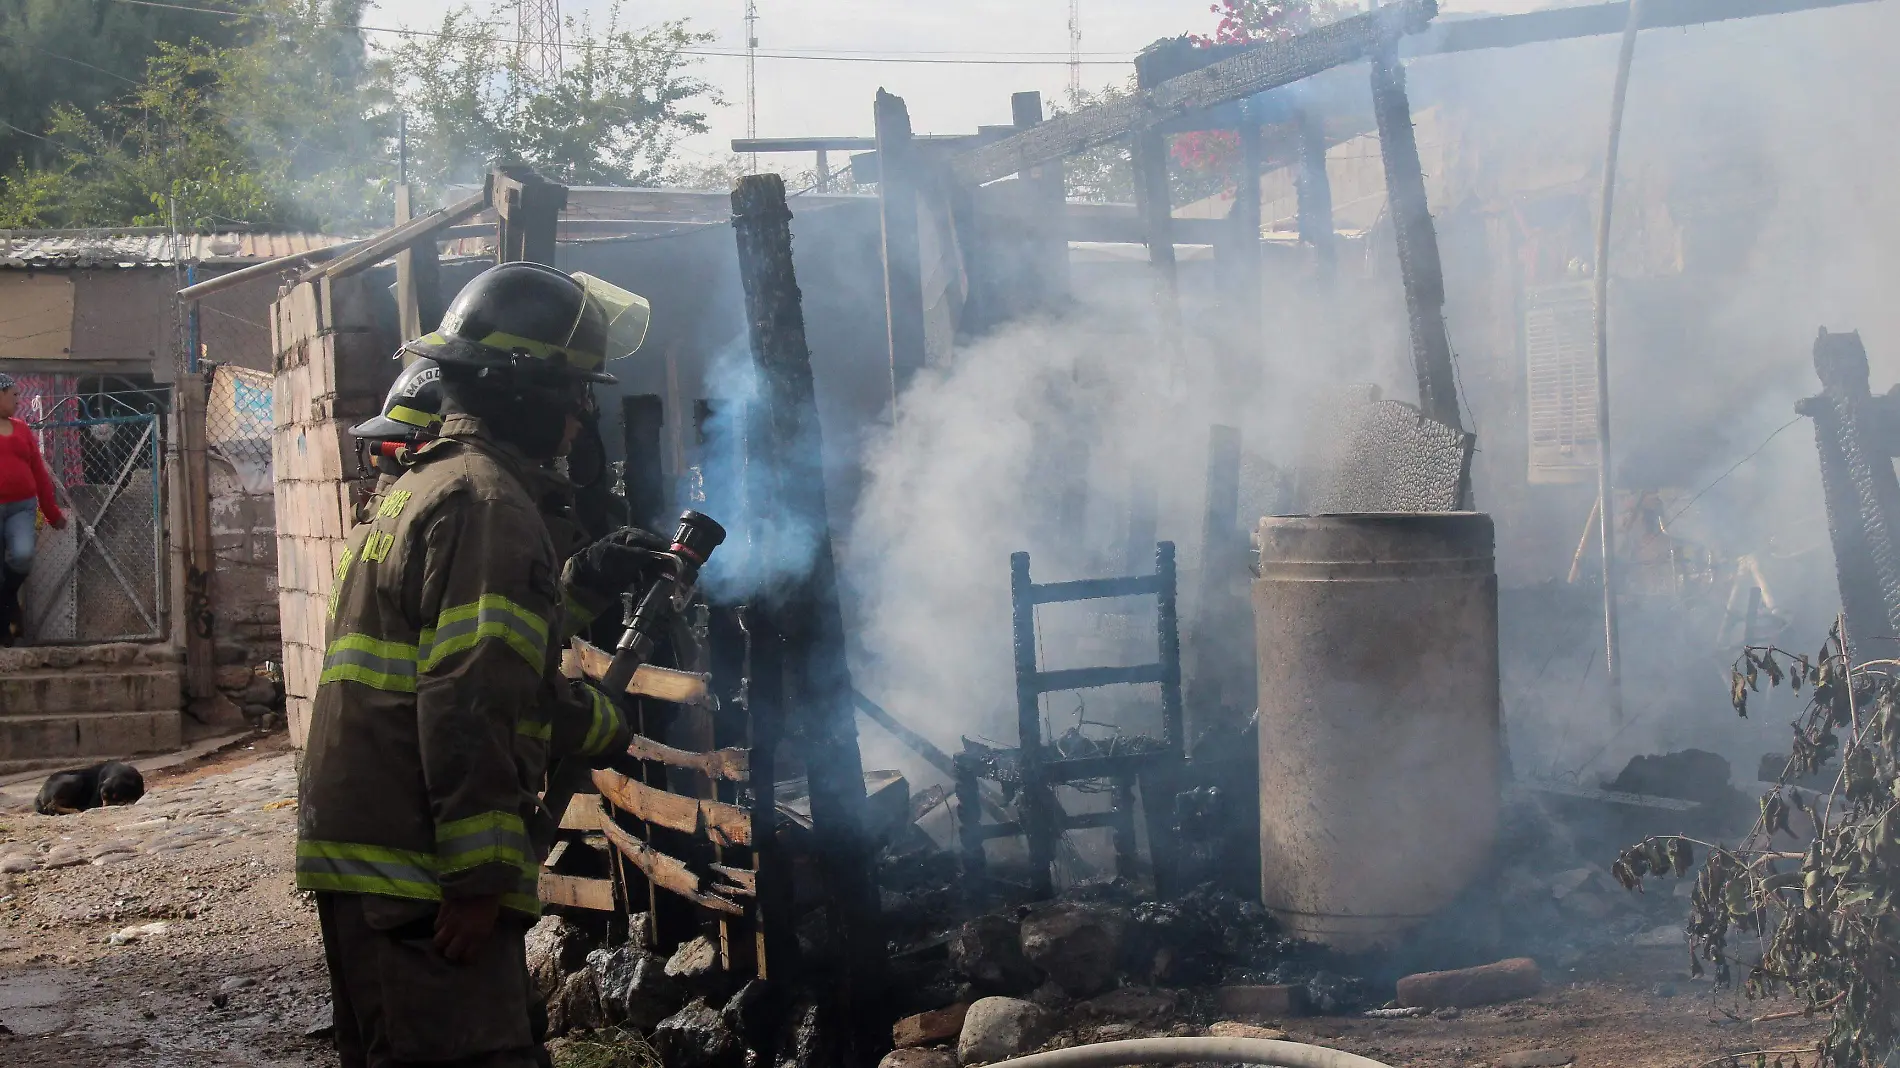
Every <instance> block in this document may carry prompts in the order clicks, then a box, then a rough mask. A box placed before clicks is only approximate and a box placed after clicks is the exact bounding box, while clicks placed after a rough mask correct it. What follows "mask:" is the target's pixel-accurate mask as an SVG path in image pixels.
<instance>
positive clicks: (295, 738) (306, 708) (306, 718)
mask: <svg viewBox="0 0 1900 1068" xmlns="http://www.w3.org/2000/svg"><path fill="white" fill-rule="evenodd" d="M284 715H285V719H286V720H288V722H289V726H290V744H291V745H294V746H296V747H297V748H299V749H302V748H303V747H304V745H305V743H307V742H308V741H309V740H310V699H309V698H307V697H286V698H285V699H284Z"/></svg>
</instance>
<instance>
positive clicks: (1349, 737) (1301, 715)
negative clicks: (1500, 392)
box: [1253, 512, 1502, 952]
mask: <svg viewBox="0 0 1900 1068" xmlns="http://www.w3.org/2000/svg"><path fill="white" fill-rule="evenodd" d="M1258 538H1259V544H1260V578H1259V579H1258V580H1256V581H1255V582H1254V584H1253V609H1254V631H1255V635H1256V639H1257V641H1258V659H1259V680H1260V859H1261V895H1262V900H1263V901H1264V903H1265V904H1266V905H1267V907H1268V908H1269V909H1270V910H1272V912H1273V913H1274V915H1275V916H1277V917H1278V918H1279V919H1280V921H1281V923H1282V924H1283V925H1285V927H1286V928H1287V929H1288V930H1289V932H1291V933H1294V934H1297V935H1300V936H1302V937H1306V938H1310V939H1313V940H1315V941H1318V942H1323V943H1326V944H1328V945H1331V946H1334V947H1337V948H1339V949H1341V950H1345V951H1347V952H1357V951H1360V950H1364V949H1369V948H1372V947H1374V946H1379V945H1389V944H1391V943H1393V942H1395V941H1396V940H1397V939H1398V938H1399V937H1400V936H1402V935H1403V934H1404V933H1405V932H1406V931H1407V930H1408V929H1410V928H1412V927H1414V926H1416V925H1417V924H1418V923H1419V922H1420V921H1422V920H1424V919H1425V918H1426V917H1428V916H1430V915H1431V914H1432V913H1434V912H1436V911H1438V910H1439V909H1440V908H1442V907H1444V906H1445V905H1446V904H1448V903H1449V902H1450V901H1451V900H1452V899H1453V898H1454V897H1456V896H1457V895H1458V893H1459V891H1461V890H1463V889H1464V888H1465V886H1466V885H1467V884H1468V883H1469V882H1470V881H1471V880H1472V879H1473V878H1474V877H1476V876H1477V875H1478V874H1480V870H1481V868H1482V867H1483V866H1484V865H1485V863H1486V861H1487V860H1488V858H1489V855H1490V850H1491V848H1492V845H1493V842H1494V840H1495V838H1496V834H1497V822H1498V792H1499V785H1500V784H1499V766H1500V750H1501V748H1502V738H1501V734H1500V729H1499V725H1498V583H1497V569H1496V565H1495V561H1494V558H1493V551H1492V546H1493V538H1492V528H1491V517H1490V516H1487V515H1481V514H1478V513H1475V512H1451V513H1429V514H1403V515H1401V514H1387V513H1369V514H1353V515H1318V516H1272V517H1268V518H1265V519H1262V520H1261V521H1260V526H1259V534H1258Z"/></svg>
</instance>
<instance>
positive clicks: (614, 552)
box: [569, 527, 672, 598]
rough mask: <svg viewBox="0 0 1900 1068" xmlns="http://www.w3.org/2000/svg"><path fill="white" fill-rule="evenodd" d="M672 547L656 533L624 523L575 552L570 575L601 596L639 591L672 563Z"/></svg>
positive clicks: (572, 578)
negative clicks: (667, 551) (668, 550)
mask: <svg viewBox="0 0 1900 1068" xmlns="http://www.w3.org/2000/svg"><path fill="white" fill-rule="evenodd" d="M669 547H670V546H669V545H668V543H667V541H666V539H665V538H662V537H660V536H659V535H657V534H653V533H650V532H648V531H645V530H641V529H640V528H639V527H621V528H620V529H619V530H616V531H614V532H613V533H612V534H609V535H607V536H606V537H604V538H602V539H600V540H599V541H597V542H595V543H594V544H592V545H589V546H588V547H587V548H585V549H582V550H581V551H580V552H579V553H578V554H576V555H575V557H574V563H573V570H572V571H570V572H569V578H570V581H572V582H573V583H574V585H576V586H578V587H580V588H581V589H584V590H586V591H588V592H589V593H593V594H596V595H599V596H602V597H607V598H614V597H618V596H619V595H620V594H622V593H624V592H627V591H629V590H631V591H634V592H636V593H638V592H640V591H642V590H645V589H646V588H647V587H648V586H650V585H652V584H653V580H654V579H656V578H658V577H660V575H662V574H664V573H665V572H666V571H667V569H669V568H670V567H671V566H672V563H671V561H670V560H669V559H668V557H667V556H666V550H667V549H668V548H669Z"/></svg>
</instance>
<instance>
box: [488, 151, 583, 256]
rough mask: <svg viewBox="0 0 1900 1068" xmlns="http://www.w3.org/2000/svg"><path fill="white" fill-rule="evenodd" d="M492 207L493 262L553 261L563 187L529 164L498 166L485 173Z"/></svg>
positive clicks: (564, 204) (563, 200)
mask: <svg viewBox="0 0 1900 1068" xmlns="http://www.w3.org/2000/svg"><path fill="white" fill-rule="evenodd" d="M488 181H489V199H490V201H491V202H492V203H493V204H494V207H495V216H496V223H495V262H497V263H513V262H516V261H520V260H526V261H528V262H531V263H545V264H549V265H552V264H553V263H554V235H555V230H556V227H557V226H558V225H559V223H560V221H561V211H562V209H564V208H566V207H567V187H566V186H564V185H561V184H559V183H556V182H550V181H548V180H547V179H546V178H543V177H541V176H540V175H539V174H536V173H535V172H534V170H533V169H532V168H529V167H514V166H510V167H498V168H496V169H495V171H494V172H493V173H492V174H490V175H489V178H488Z"/></svg>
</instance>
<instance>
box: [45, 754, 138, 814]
mask: <svg viewBox="0 0 1900 1068" xmlns="http://www.w3.org/2000/svg"><path fill="white" fill-rule="evenodd" d="M144 796H145V776H143V775H140V774H139V769H137V768H135V767H133V766H132V765H130V764H122V763H120V762H119V761H116V760H108V761H106V762H105V763H103V764H94V765H93V766H92V767H89V768H76V769H74V770H72V771H60V772H55V773H53V774H52V775H51V776H49V777H48V778H47V780H46V785H45V786H42V787H40V796H39V799H38V800H36V801H34V802H33V810H34V811H35V812H38V813H39V814H40V815H42V816H64V815H67V814H69V813H73V812H84V811H86V810H87V809H89V808H99V807H101V806H104V805H130V804H133V803H135V802H137V801H138V799H139V798H141V797H144Z"/></svg>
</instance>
